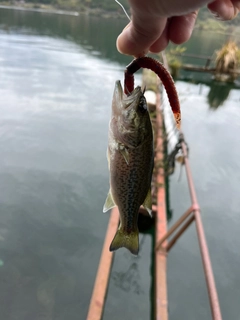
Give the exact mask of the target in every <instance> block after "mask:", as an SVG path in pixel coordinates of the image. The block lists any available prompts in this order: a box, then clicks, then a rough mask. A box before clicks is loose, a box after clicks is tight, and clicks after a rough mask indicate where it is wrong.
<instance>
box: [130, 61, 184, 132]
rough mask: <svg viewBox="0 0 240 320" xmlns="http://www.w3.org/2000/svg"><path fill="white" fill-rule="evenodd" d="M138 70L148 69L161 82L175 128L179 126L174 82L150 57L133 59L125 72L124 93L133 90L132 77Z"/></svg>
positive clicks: (179, 117)
mask: <svg viewBox="0 0 240 320" xmlns="http://www.w3.org/2000/svg"><path fill="white" fill-rule="evenodd" d="M140 68H146V69H150V70H152V71H153V72H155V73H156V74H157V75H158V77H159V79H160V80H161V81H162V83H163V85H164V87H165V89H166V92H167V95H168V99H169V103H170V106H171V108H172V112H173V115H174V118H175V121H176V125H177V128H178V129H180V126H181V110H180V103H179V99H178V94H177V90H176V87H175V84H174V81H173V79H172V77H171V75H170V73H169V72H168V71H167V69H166V68H165V67H164V66H163V65H162V63H160V62H159V61H157V60H155V59H153V58H150V57H141V58H137V59H134V60H133V61H132V62H131V63H130V64H129V65H128V66H127V67H126V70H125V79H124V92H125V93H126V94H129V93H131V92H132V91H133V89H134V76H133V74H134V73H135V72H137V71H138V70H139V69H140Z"/></svg>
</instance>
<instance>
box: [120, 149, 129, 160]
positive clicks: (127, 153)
mask: <svg viewBox="0 0 240 320" xmlns="http://www.w3.org/2000/svg"><path fill="white" fill-rule="evenodd" d="M119 151H120V153H121V155H122V156H123V158H124V159H125V161H126V163H127V164H129V152H128V150H127V148H125V147H124V146H123V145H120V147H119Z"/></svg>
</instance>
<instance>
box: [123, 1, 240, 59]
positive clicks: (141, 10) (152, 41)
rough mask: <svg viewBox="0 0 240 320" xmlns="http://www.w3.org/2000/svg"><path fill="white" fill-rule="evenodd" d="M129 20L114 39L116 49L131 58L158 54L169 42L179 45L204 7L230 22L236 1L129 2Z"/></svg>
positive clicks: (235, 7)
mask: <svg viewBox="0 0 240 320" xmlns="http://www.w3.org/2000/svg"><path fill="white" fill-rule="evenodd" d="M129 3H130V6H131V13H132V20H131V22H130V23H129V24H128V25H127V26H126V27H125V29H124V30H123V32H122V33H121V34H120V35H119V36H118V39H117V48H118V51H119V52H121V53H123V54H128V55H133V56H135V57H140V56H143V55H144V54H146V53H148V51H151V52H155V53H157V52H160V51H162V50H163V49H164V48H166V46H167V45H168V42H169V41H172V42H173V43H176V44H181V43H183V42H185V41H187V40H188V39H189V38H190V37H191V34H192V31H193V27H194V24H195V21H196V18H197V12H198V9H199V8H201V7H203V6H204V5H206V4H207V5H208V8H209V10H210V11H211V12H212V13H213V14H214V16H215V17H217V18H219V19H221V20H231V19H233V18H234V17H236V16H237V14H238V12H239V10H240V1H239V0H215V1H212V0H129Z"/></svg>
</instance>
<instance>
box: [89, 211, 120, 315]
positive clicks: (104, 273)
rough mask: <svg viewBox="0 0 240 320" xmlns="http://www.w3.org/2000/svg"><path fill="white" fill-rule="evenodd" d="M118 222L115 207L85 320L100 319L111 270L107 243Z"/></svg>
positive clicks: (110, 257)
mask: <svg viewBox="0 0 240 320" xmlns="http://www.w3.org/2000/svg"><path fill="white" fill-rule="evenodd" d="M118 223H119V213H118V209H117V208H113V209H112V211H111V216H110V219H109V223H108V229H107V232H106V236H105V241H104V245H103V249H102V254H101V258H100V262H99V266H98V271H97V275H96V280H95V284H94V288H93V293H92V298H91V301H90V305H89V309H88V315H87V320H101V319H102V314H103V309H104V304H105V297H106V293H107V288H108V281H109V277H110V272H111V266H112V260H113V255H114V253H112V252H110V251H109V243H111V241H112V239H113V237H114V235H115V233H116V231H117V228H118Z"/></svg>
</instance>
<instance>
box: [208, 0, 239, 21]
mask: <svg viewBox="0 0 240 320" xmlns="http://www.w3.org/2000/svg"><path fill="white" fill-rule="evenodd" d="M208 8H209V10H210V11H211V12H212V13H213V14H214V16H215V17H216V18H219V19H221V20H232V19H234V18H235V17H236V16H237V15H238V13H239V11H240V1H239V0H215V1H213V2H212V3H210V4H209V5H208Z"/></svg>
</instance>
